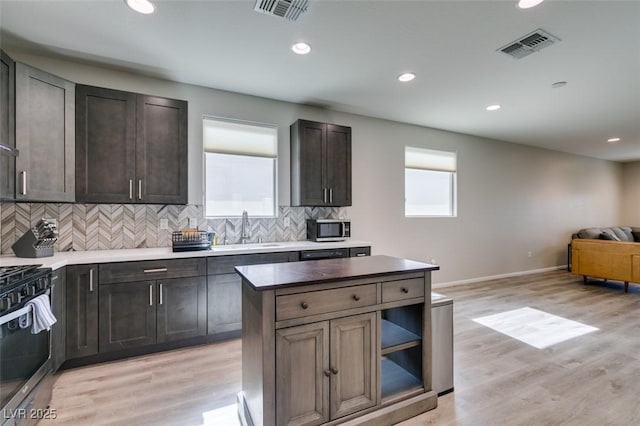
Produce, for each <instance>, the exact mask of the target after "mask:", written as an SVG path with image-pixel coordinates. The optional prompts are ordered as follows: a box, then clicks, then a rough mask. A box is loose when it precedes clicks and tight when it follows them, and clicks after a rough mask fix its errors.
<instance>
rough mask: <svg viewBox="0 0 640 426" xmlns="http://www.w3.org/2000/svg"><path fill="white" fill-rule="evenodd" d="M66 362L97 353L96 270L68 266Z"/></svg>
mask: <svg viewBox="0 0 640 426" xmlns="http://www.w3.org/2000/svg"><path fill="white" fill-rule="evenodd" d="M65 293H66V339H65V340H66V346H67V348H66V358H67V359H72V358H78V357H82V356H87V355H94V354H97V353H98V266H97V265H73V266H67V282H66V289H65Z"/></svg>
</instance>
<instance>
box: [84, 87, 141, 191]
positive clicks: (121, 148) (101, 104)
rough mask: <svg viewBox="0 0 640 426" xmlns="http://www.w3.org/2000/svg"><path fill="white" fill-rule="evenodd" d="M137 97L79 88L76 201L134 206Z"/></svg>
mask: <svg viewBox="0 0 640 426" xmlns="http://www.w3.org/2000/svg"><path fill="white" fill-rule="evenodd" d="M135 101H136V95H135V94H134V93H129V92H122V91H119V90H110V89H102V88H100V87H92V86H83V85H77V86H76V201H79V202H88V203H91V202H102V203H120V202H133V197H134V181H135V178H136V176H135V132H136V121H135V118H136V117H135Z"/></svg>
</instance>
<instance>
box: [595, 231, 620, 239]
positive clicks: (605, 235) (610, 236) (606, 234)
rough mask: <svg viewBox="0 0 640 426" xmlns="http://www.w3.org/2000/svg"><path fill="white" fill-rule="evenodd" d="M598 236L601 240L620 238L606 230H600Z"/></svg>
mask: <svg viewBox="0 0 640 426" xmlns="http://www.w3.org/2000/svg"><path fill="white" fill-rule="evenodd" d="M599 238H600V239H601V240H609V241H620V238H618V237H617V236H616V235H615V234H614V233H612V232H611V231H608V230H605V231H602V232H601V233H600V236H599Z"/></svg>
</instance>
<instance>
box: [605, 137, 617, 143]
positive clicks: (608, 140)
mask: <svg viewBox="0 0 640 426" xmlns="http://www.w3.org/2000/svg"><path fill="white" fill-rule="evenodd" d="M607 142H611V143H614V142H620V138H609V139H607Z"/></svg>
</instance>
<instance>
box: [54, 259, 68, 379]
mask: <svg viewBox="0 0 640 426" xmlns="http://www.w3.org/2000/svg"><path fill="white" fill-rule="evenodd" d="M66 281H67V277H66V268H60V269H57V270H55V271H53V276H52V277H51V311H52V312H53V315H54V316H55V317H56V320H57V321H56V323H55V324H54V325H53V326H52V327H51V362H52V364H53V365H52V368H53V371H54V372H56V371H58V369H59V368H60V366H61V365H62V364H63V363H64V361H65V352H66V351H65V346H66V342H65V338H66V335H65V330H66V322H67V321H66V317H65V311H66V303H65V299H66V297H65V296H66V294H65V291H66Z"/></svg>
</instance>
